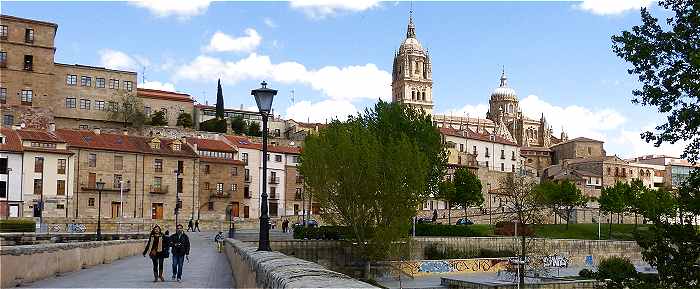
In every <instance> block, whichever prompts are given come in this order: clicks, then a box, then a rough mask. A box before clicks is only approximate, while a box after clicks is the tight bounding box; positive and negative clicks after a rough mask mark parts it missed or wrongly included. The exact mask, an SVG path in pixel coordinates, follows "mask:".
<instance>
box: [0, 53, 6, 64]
mask: <svg viewBox="0 0 700 289" xmlns="http://www.w3.org/2000/svg"><path fill="white" fill-rule="evenodd" d="M0 67H7V52H5V51H0Z"/></svg>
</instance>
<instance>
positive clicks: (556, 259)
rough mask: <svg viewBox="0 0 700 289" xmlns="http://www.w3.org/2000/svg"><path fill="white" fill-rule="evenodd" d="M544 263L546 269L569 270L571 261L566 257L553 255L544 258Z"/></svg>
mask: <svg viewBox="0 0 700 289" xmlns="http://www.w3.org/2000/svg"><path fill="white" fill-rule="evenodd" d="M542 262H543V263H544V266H545V267H559V268H567V267H569V259H567V258H566V257H564V256H559V255H552V256H544V257H542Z"/></svg>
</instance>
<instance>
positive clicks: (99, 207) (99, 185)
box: [95, 179, 105, 241]
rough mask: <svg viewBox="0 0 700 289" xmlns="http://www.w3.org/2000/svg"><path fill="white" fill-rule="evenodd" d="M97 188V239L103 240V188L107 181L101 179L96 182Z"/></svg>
mask: <svg viewBox="0 0 700 289" xmlns="http://www.w3.org/2000/svg"><path fill="white" fill-rule="evenodd" d="M95 188H96V189H97V241H102V222H100V219H102V190H103V189H104V188H105V183H104V182H103V181H102V179H100V181H99V182H96V183H95Z"/></svg>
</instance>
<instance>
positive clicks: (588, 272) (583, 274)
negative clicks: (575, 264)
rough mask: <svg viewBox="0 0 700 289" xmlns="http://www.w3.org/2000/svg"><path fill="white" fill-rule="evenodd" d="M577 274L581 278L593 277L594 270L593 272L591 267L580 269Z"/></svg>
mask: <svg viewBox="0 0 700 289" xmlns="http://www.w3.org/2000/svg"><path fill="white" fill-rule="evenodd" d="M578 275H579V276H581V277H583V278H595V272H593V271H592V270H591V269H582V270H581V271H578Z"/></svg>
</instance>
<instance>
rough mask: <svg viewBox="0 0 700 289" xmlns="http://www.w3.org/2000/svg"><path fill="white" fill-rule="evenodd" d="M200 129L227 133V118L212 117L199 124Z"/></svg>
mask: <svg viewBox="0 0 700 289" xmlns="http://www.w3.org/2000/svg"><path fill="white" fill-rule="evenodd" d="M199 130H203V131H208V132H218V133H226V120H225V119H218V118H212V119H210V120H207V121H204V122H202V123H200V124H199Z"/></svg>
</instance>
